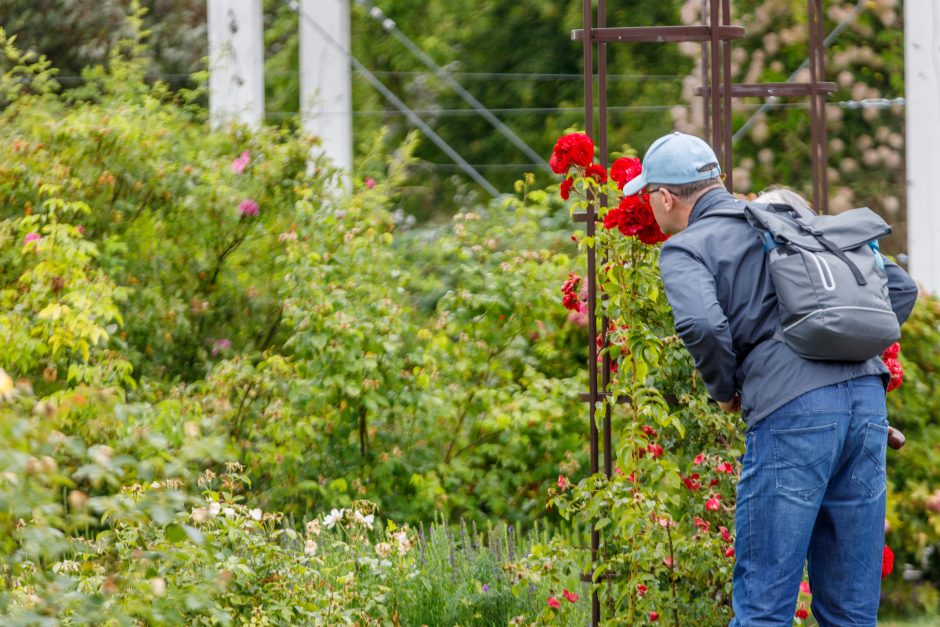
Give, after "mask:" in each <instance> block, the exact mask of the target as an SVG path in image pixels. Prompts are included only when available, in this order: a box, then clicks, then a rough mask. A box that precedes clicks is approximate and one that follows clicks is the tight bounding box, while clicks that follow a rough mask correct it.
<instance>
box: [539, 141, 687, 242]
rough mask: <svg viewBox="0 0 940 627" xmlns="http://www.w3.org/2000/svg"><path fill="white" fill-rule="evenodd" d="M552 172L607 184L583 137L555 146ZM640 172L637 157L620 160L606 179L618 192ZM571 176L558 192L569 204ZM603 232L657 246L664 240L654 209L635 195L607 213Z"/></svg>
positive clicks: (627, 197)
mask: <svg viewBox="0 0 940 627" xmlns="http://www.w3.org/2000/svg"><path fill="white" fill-rule="evenodd" d="M548 164H549V166H551V168H552V172H554V173H556V174H565V175H567V174H568V172H569V171H570V170H571V169H572V168H575V169H576V170H577V173H578V174H580V175H581V176H583V177H584V178H591V179H594V180H595V181H596V182H597V183H598V184H600V185H603V184H604V183H606V182H607V179H608V174H607V170H606V169H604V167H603V166H601V165H600V164H598V163H594V142H593V141H591V138H590V137H588V136H587V135H585V134H584V133H569V134H567V135H562V136H561V137H559V138H558V141H557V142H555V148H554V149H553V150H552V156H551V159H549V161H548ZM642 171H643V165H642V164H641V163H640V160H639V159H637V158H636V157H621V158H619V159H617V160H615V161H614V162H613V164H612V165H611V167H610V175H609V178H610V179H611V180H613V181H615V182H616V183H617V189H620V190H622V189H623V188H624V186H625V185H626V184H627V183H628V182H629V181H631V180H633V179H634V178H636V177H637V176H639V174H640V173H641V172H642ZM574 182H575V179H574V177H573V176H566V177H565V180H564V181H562V183H561V186H560V187H559V189H558V193H559V194H560V195H561V197H562V199H564V200H568V199H569V198H570V197H571V191H572V189H573V188H574ZM604 228H605V229H608V230H609V229H613V228H616V229H618V230H619V231H620V232H621V233H623V234H624V235H627V236H630V237H636V238H637V239H639V240H640V241H641V242H643V243H644V244H649V245H653V244H658V243H660V242H664V241H666V239H667V237H668V236H667V235H665V234H664V233H663V232H662V231H661V230H660V229H659V225H658V224H656V220H655V218H654V217H653V209H652V208H651V207H650V206H649V203H647V202H644V201H643V200H641V199H640V198H639V196H638V195H633V196H625V197H624V198H623V199H622V200H621V201H620V204H619V205H618V206H617V207H616V208H615V209H612V210H610V211H608V212H607V216H606V217H605V218H604Z"/></svg>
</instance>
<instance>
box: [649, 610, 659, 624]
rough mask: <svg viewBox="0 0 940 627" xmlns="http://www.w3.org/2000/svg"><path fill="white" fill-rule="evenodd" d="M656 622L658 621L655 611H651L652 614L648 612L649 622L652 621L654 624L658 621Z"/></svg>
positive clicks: (657, 614) (657, 613)
mask: <svg viewBox="0 0 940 627" xmlns="http://www.w3.org/2000/svg"><path fill="white" fill-rule="evenodd" d="M658 620H659V612H657V611H655V610H653V611H652V612H650V621H652V622H654V623H655V622H656V621H658Z"/></svg>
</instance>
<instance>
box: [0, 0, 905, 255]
mask: <svg viewBox="0 0 940 627" xmlns="http://www.w3.org/2000/svg"><path fill="white" fill-rule="evenodd" d="M370 2H371V0H370ZM141 4H142V6H144V7H145V8H147V9H148V14H147V16H145V18H144V21H145V26H146V28H148V29H150V30H151V45H150V51H149V53H148V54H149V57H150V62H149V65H148V67H147V71H146V73H147V74H148V75H149V76H150V79H151V80H155V79H157V78H160V79H161V80H164V81H166V82H168V83H169V84H170V85H171V86H174V87H180V86H184V85H187V84H190V85H191V83H190V82H189V80H188V78H187V77H188V75H189V74H191V73H192V72H194V71H196V70H198V69H200V68H203V67H204V63H205V56H206V54H207V35H206V25H205V19H206V16H205V3H204V2H201V1H199V0H144V1H143V2H141ZM351 4H352V46H353V53H354V54H355V55H356V57H357V58H358V59H359V60H360V61H361V62H362V63H363V64H364V65H365V66H366V67H367V68H369V69H371V70H372V71H374V72H376V74H377V76H378V78H379V79H380V80H382V81H383V82H384V83H385V84H386V85H387V86H388V87H389V88H390V89H391V90H392V91H393V92H394V93H396V94H397V95H398V96H399V97H401V98H402V99H403V100H404V101H405V102H406V103H407V104H408V105H409V106H410V107H411V108H413V109H417V110H420V111H422V112H424V113H422V117H423V118H424V119H425V120H427V121H428V122H429V123H430V124H431V125H432V127H433V128H434V129H435V130H436V131H437V132H438V133H439V134H440V135H441V136H442V137H443V138H444V140H445V141H447V142H448V143H449V144H450V145H451V146H455V147H458V148H459V152H460V154H461V155H462V156H463V157H464V158H465V159H466V160H467V161H468V162H470V163H472V164H481V165H482V166H483V167H482V168H481V169H480V171H481V173H482V174H483V175H484V176H485V177H486V178H487V179H489V180H490V181H491V182H493V183H494V185H496V187H497V188H498V189H500V190H508V189H509V188H510V185H511V184H512V182H513V181H515V180H516V179H518V178H520V177H521V176H522V174H523V173H524V172H534V173H536V174H537V176H538V181H539V182H540V183H542V184H544V183H547V182H548V181H550V180H551V179H550V178H548V176H547V175H545V174H544V172H542V171H541V170H539V169H538V168H537V167H536V166H535V165H534V164H531V163H529V162H530V161H531V159H530V158H528V157H526V156H525V154H523V153H522V152H521V151H519V149H518V148H516V147H515V146H513V145H512V144H510V143H509V142H508V141H506V139H505V138H504V137H503V136H502V135H500V134H499V133H497V132H496V131H495V130H494V129H493V128H492V127H491V126H490V125H489V124H488V123H487V122H486V121H485V120H483V119H482V118H481V117H479V116H477V115H466V113H465V112H466V111H469V109H468V107H467V105H466V104H465V103H464V102H463V100H461V99H460V98H459V96H458V95H457V94H456V93H454V92H453V91H452V90H451V89H450V88H449V87H448V86H447V85H446V84H444V83H443V81H441V80H440V79H439V78H437V77H435V76H434V75H433V74H432V73H430V71H429V70H428V68H427V67H426V66H424V65H423V64H422V63H421V61H420V60H419V59H418V58H416V57H415V56H414V55H413V54H412V53H410V52H409V51H408V50H407V49H406V48H405V47H404V46H403V45H402V43H401V42H399V41H397V40H396V39H395V38H394V37H393V36H392V35H390V34H389V33H387V32H385V30H383V28H382V25H381V20H380V19H376V18H374V17H372V16H370V12H369V10H368V6H365V5H369V6H371V4H374V5H376V6H378V7H379V8H380V9H381V10H382V11H383V12H384V14H385V15H386V16H388V17H389V18H391V19H393V20H394V21H395V23H396V24H397V27H398V29H399V30H400V31H401V32H402V33H403V34H404V35H405V36H407V37H409V38H410V39H412V40H413V41H414V42H415V44H417V45H418V47H420V48H421V49H422V50H423V51H424V52H425V53H427V54H428V55H429V56H430V57H431V58H432V59H434V60H435V61H436V62H437V63H438V64H439V65H441V66H443V67H444V68H445V69H447V70H448V71H449V72H453V73H455V76H456V77H457V78H458V80H459V81H460V82H461V83H462V84H463V85H464V87H466V88H467V89H468V90H469V91H470V92H471V93H472V94H473V95H474V96H475V97H476V98H477V99H478V100H480V101H481V102H482V103H483V104H484V105H485V106H487V107H489V108H492V109H499V110H501V112H500V113H499V114H498V116H497V117H499V118H500V119H501V120H502V121H503V122H504V123H506V124H507V125H508V126H509V127H510V128H511V129H512V130H513V131H514V132H515V133H516V134H518V135H519V136H520V137H521V138H522V139H523V140H524V141H525V142H526V143H528V144H529V145H530V146H531V147H532V148H533V149H534V150H535V151H536V152H538V153H539V154H542V155H548V154H549V152H550V149H551V147H552V145H553V142H554V140H555V138H556V137H558V135H559V134H561V132H563V131H564V130H566V129H568V128H572V127H574V128H580V127H583V119H584V118H583V112H582V108H581V107H582V103H583V85H582V81H581V78H580V74H581V67H582V54H581V47H580V44H578V43H577V42H574V41H572V40H571V37H570V32H571V31H572V30H573V29H577V28H581V27H582V13H581V3H580V2H554V1H551V0H513V1H509V0H488V1H486V2H475V3H454V2H450V1H448V0H420V1H419V0H381V1H375V2H371V4H370V3H364V4H365V5H361V4H359V3H357V2H352V3H351ZM607 4H608V16H607V22H608V24H609V25H612V26H620V25H629V26H639V25H654V24H680V23H696V22H698V21H699V19H700V13H701V3H700V1H699V0H663V1H661V2H643V3H623V2H608V3H607ZM732 4H733V11H734V13H735V21H736V22H738V23H740V24H742V25H743V26H745V27H746V29H747V37H746V38H745V39H744V40H742V41H739V42H736V44H735V50H734V58H733V65H732V70H733V74H734V78H735V80H736V81H739V82H740V81H747V82H757V81H783V80H786V79H787V78H788V77H790V76H791V74H793V73H794V72H796V70H797V69H798V68H799V67H800V65H801V63H802V62H803V61H804V60H805V59H806V58H807V46H806V32H805V31H806V8H805V3H802V2H796V3H794V2H791V1H790V0H739V1H737V2H734V3H732ZM127 5H128V3H127V2H126V0H95V1H92V0H67V1H66V2H49V1H47V0H40V1H38V2H37V1H34V0H0V13H2V15H4V21H5V26H6V28H7V31H8V32H9V33H11V34H17V35H18V37H19V45H20V46H24V47H28V48H31V49H35V50H37V51H40V52H43V53H45V54H46V55H47V56H49V58H50V59H51V61H52V63H53V65H54V66H55V67H58V68H61V69H62V74H63V75H64V76H66V77H68V78H65V79H63V80H62V82H63V84H66V85H69V84H75V83H76V82H78V81H79V79H78V78H77V77H78V76H79V74H80V71H81V69H82V68H83V67H85V66H87V65H91V64H94V63H100V62H101V61H102V60H104V59H106V58H107V54H108V51H109V50H110V49H111V48H112V47H113V46H114V45H115V43H116V42H117V41H118V40H119V39H120V38H121V37H123V36H126V35H127V26H126V25H125V24H124V22H123V17H122V16H123V15H124V14H125V13H126V12H127V10H128V8H127ZM53 6H54V7H55V10H52V8H53ZM264 12H265V45H266V47H267V54H266V93H267V104H266V108H267V115H268V120H269V122H271V123H273V124H283V125H287V126H295V125H296V124H297V123H298V119H297V111H298V105H299V93H300V89H299V80H298V74H297V72H298V68H299V61H298V50H299V45H298V34H297V33H298V15H297V13H296V12H295V11H293V10H292V9H291V8H290V7H289V6H288V4H287V3H286V2H283V1H282V0H265V2H264ZM825 13H826V20H825V29H826V32H827V33H828V32H830V31H832V30H833V28H835V27H836V26H837V25H838V24H840V23H842V22H843V21H847V28H846V29H845V31H844V32H842V34H840V35H839V36H838V37H836V38H835V39H834V41H833V44H832V46H831V48H830V49H829V51H828V52H827V72H826V77H825V78H826V80H830V81H836V82H837V83H838V85H839V90H838V91H837V92H836V93H835V94H833V95H832V96H831V97H830V103H831V104H830V105H829V107H828V109H827V111H828V119H829V127H828V132H829V148H830V168H829V178H830V189H831V194H830V196H831V198H830V202H831V207H832V210H833V211H841V210H844V209H847V208H850V207H852V206H863V205H864V206H870V207H872V208H873V209H875V210H876V211H879V212H880V213H882V214H884V215H885V216H886V217H887V218H888V220H889V222H891V223H892V224H894V225H895V234H894V235H893V236H892V237H891V238H889V239H888V240H887V241H886V242H885V250H886V251H887V252H889V253H891V254H898V253H903V252H904V251H905V250H906V236H905V231H904V229H905V226H906V220H905V213H904V206H905V197H904V139H903V133H904V126H903V125H904V109H903V106H902V105H894V106H891V107H887V108H884V107H868V108H857V109H855V108H846V107H845V106H840V105H839V104H837V103H839V102H847V101H852V102H855V101H861V100H865V99H874V98H888V99H893V98H897V97H900V96H903V94H904V71H903V63H904V50H903V24H902V18H903V5H902V4H901V2H900V1H899V0H864V1H861V2H859V1H857V0H833V1H831V2H827V3H826V7H825ZM75 42H79V44H78V45H75ZM699 57H700V47H699V45H697V44H684V45H671V44H670V45H649V44H646V45H637V44H629V45H611V46H609V47H608V67H609V74H610V76H611V78H610V83H609V95H608V97H609V106H610V107H611V109H610V126H609V137H610V142H609V145H610V148H611V152H612V153H616V152H617V151H620V150H624V149H627V150H629V149H636V150H639V151H640V152H642V151H643V150H645V148H646V147H647V146H648V145H649V144H650V143H651V142H652V140H653V139H655V138H656V137H658V136H659V135H662V134H664V133H666V132H668V131H669V130H671V129H673V128H678V129H680V130H685V131H689V132H699V133H700V132H701V131H702V123H701V104H700V98H698V97H696V96H694V90H695V88H696V87H698V86H699V85H700V84H701V71H700V69H699V65H698V63H699ZM796 78H797V80H807V79H808V71H804V72H802V73H801V74H800V75H799V76H797V77H796ZM760 102H761V101H758V100H755V99H742V100H740V101H739V102H737V103H736V105H735V106H736V112H735V115H734V128H735V129H739V128H740V127H741V126H742V125H743V124H744V123H745V121H746V120H748V118H750V117H751V115H752V114H753V113H754V111H755V110H756V108H757V107H758V106H759V104H760ZM353 103H354V109H355V111H356V113H355V123H354V129H355V130H354V135H355V142H356V146H357V156H358V157H359V158H362V157H363V156H364V155H366V154H367V153H368V151H369V150H370V148H371V146H372V145H373V143H374V139H375V137H377V136H379V135H382V136H383V137H385V140H386V146H387V147H394V146H397V145H398V144H399V143H401V141H402V140H403V139H404V137H405V135H406V134H407V133H408V132H409V124H408V123H407V121H406V120H405V118H404V116H402V115H401V114H400V113H399V112H398V111H397V110H395V109H394V107H392V106H391V104H390V103H388V102H386V101H385V100H384V99H383V98H382V96H381V95H380V94H379V93H377V92H376V91H375V90H374V89H373V88H371V87H370V86H369V85H368V84H367V83H366V82H365V81H354V96H353ZM776 104H777V106H776V107H775V108H772V109H770V110H769V111H768V112H766V113H765V114H763V115H762V116H760V117H759V118H758V119H757V120H756V124H754V125H753V126H752V127H751V129H750V131H749V132H747V133H745V134H743V135H742V136H741V138H740V140H739V141H738V142H737V144H736V146H735V163H734V168H735V177H734V178H735V181H736V184H735V187H736V190H735V191H738V192H741V193H751V192H755V193H756V192H760V191H761V190H762V189H764V188H765V187H766V186H768V185H770V184H785V185H790V186H793V187H794V188H796V189H798V190H800V191H802V192H808V191H809V190H810V187H811V181H810V178H809V169H808V168H806V167H805V164H806V162H807V158H808V154H809V146H808V138H809V116H808V112H807V110H806V108H805V106H804V103H801V102H799V101H790V102H779V103H776ZM511 109H516V111H506V110H511ZM457 110H464V111H457ZM383 129H387V131H388V132H387V133H385V134H383V133H384V131H383ZM415 156H416V157H417V160H416V161H415V162H414V163H413V164H412V165H411V166H410V170H411V174H412V176H410V177H409V179H408V182H407V184H406V185H405V186H404V187H403V189H402V194H401V197H400V199H399V202H400V203H401V207H402V208H403V209H404V210H405V211H407V212H408V213H409V214H412V215H415V216H416V217H417V218H418V219H419V220H421V221H424V220H427V219H432V218H442V219H447V217H448V216H449V215H451V214H452V213H454V211H455V210H456V207H457V205H459V204H460V200H459V199H460V198H464V197H465V195H466V193H467V192H468V191H472V192H476V191H479V190H478V189H477V188H476V187H475V186H474V185H473V184H471V183H469V182H468V179H466V177H465V176H464V175H463V174H462V173H461V172H460V170H459V168H458V167H457V166H456V165H455V164H454V163H452V162H451V161H450V160H449V159H448V158H447V156H446V155H444V154H443V153H442V152H441V151H440V149H438V148H437V147H436V146H434V145H433V144H432V143H430V142H422V144H421V145H420V146H419V147H418V148H417V149H416V152H415ZM362 170H363V172H364V173H365V174H368V172H367V170H368V164H367V163H363V168H362ZM455 198H456V199H458V200H455Z"/></svg>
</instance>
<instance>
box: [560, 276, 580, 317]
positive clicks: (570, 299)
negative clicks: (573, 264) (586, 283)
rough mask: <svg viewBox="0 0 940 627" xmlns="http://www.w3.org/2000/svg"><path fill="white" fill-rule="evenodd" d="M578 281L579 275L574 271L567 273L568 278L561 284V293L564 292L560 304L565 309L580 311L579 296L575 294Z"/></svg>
mask: <svg viewBox="0 0 940 627" xmlns="http://www.w3.org/2000/svg"><path fill="white" fill-rule="evenodd" d="M580 283H581V277H579V276H578V275H577V274H575V273H574V272H569V273H568V280H567V281H565V282H564V284H563V285H562V286H561V293H562V294H564V297H563V298H562V300H561V304H562V305H563V306H564V308H565V309H570V310H571V311H580V309H581V297H580V296H578V294H577V290H578V285H579V284H580Z"/></svg>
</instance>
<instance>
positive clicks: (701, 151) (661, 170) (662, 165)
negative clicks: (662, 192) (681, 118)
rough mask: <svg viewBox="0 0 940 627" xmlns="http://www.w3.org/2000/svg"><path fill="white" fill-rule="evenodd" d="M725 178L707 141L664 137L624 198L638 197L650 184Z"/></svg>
mask: <svg viewBox="0 0 940 627" xmlns="http://www.w3.org/2000/svg"><path fill="white" fill-rule="evenodd" d="M720 174H721V166H719V165H718V157H716V156H715V151H714V150H712V148H711V146H709V145H708V144H707V143H705V141H704V140H702V139H700V138H698V137H696V136H694V135H686V134H685V133H679V132H676V133H670V134H669V135H664V136H663V137H660V138H659V139H657V140H656V141H654V142H653V145H652V146H650V147H649V150H647V151H646V156H644V157H643V172H642V173H641V174H640V175H639V176H638V177H636V178H635V179H633V180H632V181H630V182H629V183H627V184H626V186H624V188H623V195H624V196H632V195H633V194H636V193H637V192H639V191H640V190H642V189H643V188H644V187H646V186H647V185H648V184H649V183H674V184H677V185H681V184H683V183H695V182H696V181H704V180H706V179H713V178H715V177H717V176H719V175H720Z"/></svg>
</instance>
